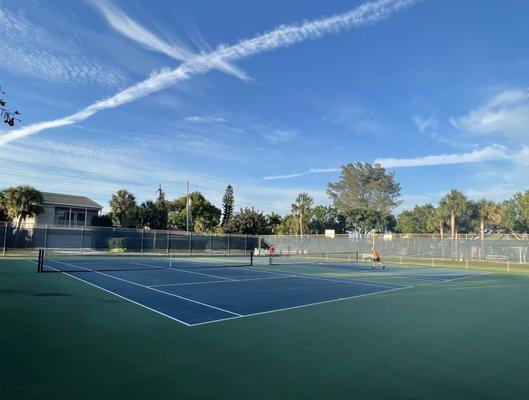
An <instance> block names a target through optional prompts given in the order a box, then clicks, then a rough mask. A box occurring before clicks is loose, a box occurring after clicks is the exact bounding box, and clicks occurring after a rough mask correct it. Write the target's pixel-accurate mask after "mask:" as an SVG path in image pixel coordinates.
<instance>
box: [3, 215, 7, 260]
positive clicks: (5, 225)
mask: <svg viewBox="0 0 529 400" xmlns="http://www.w3.org/2000/svg"><path fill="white" fill-rule="evenodd" d="M6 248H7V221H6V222H4V245H3V246H2V255H3V256H5V255H6Z"/></svg>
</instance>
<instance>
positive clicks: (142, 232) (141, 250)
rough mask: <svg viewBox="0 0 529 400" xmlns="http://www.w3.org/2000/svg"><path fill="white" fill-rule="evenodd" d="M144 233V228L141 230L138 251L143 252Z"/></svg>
mask: <svg viewBox="0 0 529 400" xmlns="http://www.w3.org/2000/svg"><path fill="white" fill-rule="evenodd" d="M144 234H145V229H142V230H141V245H140V253H141V254H143V236H144Z"/></svg>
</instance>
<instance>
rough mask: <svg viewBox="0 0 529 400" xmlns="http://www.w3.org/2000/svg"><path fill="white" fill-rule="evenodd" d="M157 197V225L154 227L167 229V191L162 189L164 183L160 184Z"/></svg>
mask: <svg viewBox="0 0 529 400" xmlns="http://www.w3.org/2000/svg"><path fill="white" fill-rule="evenodd" d="M156 194H157V197H156V202H155V203H154V205H155V207H156V214H157V216H156V218H157V222H156V224H155V225H156V226H157V228H154V229H167V213H168V210H167V200H166V199H165V192H164V191H163V189H162V185H160V186H158V190H157V191H156Z"/></svg>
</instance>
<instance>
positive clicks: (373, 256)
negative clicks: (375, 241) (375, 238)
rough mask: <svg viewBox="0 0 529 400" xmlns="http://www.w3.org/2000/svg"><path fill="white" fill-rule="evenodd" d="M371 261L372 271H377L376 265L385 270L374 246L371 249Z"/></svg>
mask: <svg viewBox="0 0 529 400" xmlns="http://www.w3.org/2000/svg"><path fill="white" fill-rule="evenodd" d="M371 261H372V262H373V269H377V264H378V265H380V266H382V269H386V266H385V265H384V264H382V261H380V254H378V251H377V249H375V246H372V247H371Z"/></svg>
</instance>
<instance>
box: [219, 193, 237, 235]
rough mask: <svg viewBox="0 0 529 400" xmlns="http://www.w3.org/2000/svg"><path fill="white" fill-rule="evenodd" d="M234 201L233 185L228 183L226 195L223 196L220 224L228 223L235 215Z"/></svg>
mask: <svg viewBox="0 0 529 400" xmlns="http://www.w3.org/2000/svg"><path fill="white" fill-rule="evenodd" d="M233 202H234V196H233V187H232V186H231V185H228V186H227V187H226V192H224V196H223V197H222V222H221V224H220V226H224V225H226V223H227V222H228V221H229V220H230V219H231V217H232V216H233Z"/></svg>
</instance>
